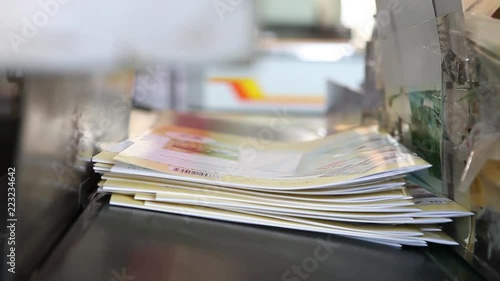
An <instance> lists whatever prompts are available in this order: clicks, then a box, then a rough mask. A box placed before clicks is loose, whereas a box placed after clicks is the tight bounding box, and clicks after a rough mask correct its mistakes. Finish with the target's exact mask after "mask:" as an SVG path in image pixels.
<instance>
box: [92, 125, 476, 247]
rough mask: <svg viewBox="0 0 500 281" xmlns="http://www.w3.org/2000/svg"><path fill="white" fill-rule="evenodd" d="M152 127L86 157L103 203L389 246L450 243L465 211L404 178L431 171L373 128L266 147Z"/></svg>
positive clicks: (267, 139) (268, 135) (266, 134)
mask: <svg viewBox="0 0 500 281" xmlns="http://www.w3.org/2000/svg"><path fill="white" fill-rule="evenodd" d="M272 133H273V132H272V130H269V131H264V130H263V131H261V132H260V133H259V136H257V137H255V138H246V137H240V136H235V135H227V134H218V133H214V132H209V131H204V130H198V129H192V128H184V127H175V126H160V127H157V128H155V129H153V130H151V131H149V132H147V133H145V134H143V135H141V136H139V137H136V138H133V139H129V140H126V141H124V142H121V143H118V144H115V145H113V146H111V147H109V148H108V149H107V150H105V151H103V152H101V153H99V154H98V155H96V156H94V157H93V161H94V170H95V171H96V172H97V173H101V174H102V180H101V181H100V183H99V191H101V192H109V193H112V197H111V200H110V204H111V205H116V206H123V207H130V208H139V209H146V210H152V211H159V212H167V213H174V214H179V215H185V216H196V217H203V218H208V219H215V220H224V221H231V222H237V223H246V224H255V225H263V226H271V227H280V228H288V229H296V230H304V231H314V232H323V233H331V234H337V235H342V236H347V237H351V238H356V239H361V240H366V241H371V242H375V243H380V244H385V245H391V246H398V247H400V246H402V245H411V246H426V245H427V243H429V242H432V243H439V244H448V245H455V244H456V242H455V241H453V240H452V239H451V238H450V237H449V236H447V235H446V234H445V233H444V232H442V231H441V226H440V225H441V224H442V223H448V222H451V221H452V218H453V217H462V216H470V215H471V214H472V213H470V212H469V211H467V210H466V209H464V208H463V207H461V206H460V205H458V204H457V203H455V202H453V201H451V200H449V199H448V198H446V197H443V196H437V195H435V194H433V193H431V192H429V191H428V190H426V189H424V188H422V187H421V185H418V184H416V183H415V182H410V181H408V179H407V178H406V176H407V175H408V174H409V173H412V172H415V171H418V170H422V169H426V168H429V167H430V165H429V164H428V163H427V162H425V161H424V160H422V159H421V158H419V157H418V156H416V155H415V154H414V153H412V152H411V151H409V150H408V149H406V148H405V147H403V146H402V145H400V144H399V143H398V142H397V141H396V140H394V139H393V138H392V137H390V136H389V135H385V134H381V133H379V132H378V131H377V130H376V128H372V127H369V128H358V129H354V130H349V131H345V132H341V133H337V134H334V135H331V136H328V137H325V138H323V139H320V140H316V141H309V142H297V143H293V142H277V141H273V134H272Z"/></svg>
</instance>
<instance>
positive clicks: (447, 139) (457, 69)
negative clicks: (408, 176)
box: [375, 0, 500, 278]
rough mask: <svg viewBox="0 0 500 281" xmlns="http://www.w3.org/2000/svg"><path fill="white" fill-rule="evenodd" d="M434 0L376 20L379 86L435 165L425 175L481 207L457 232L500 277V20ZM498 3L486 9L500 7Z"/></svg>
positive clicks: (408, 141)
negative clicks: (431, 12)
mask: <svg viewBox="0 0 500 281" xmlns="http://www.w3.org/2000/svg"><path fill="white" fill-rule="evenodd" d="M379 2H380V3H379ZM383 2H388V1H384V0H379V1H378V3H377V4H381V5H378V14H377V17H379V16H381V15H383V13H384V12H385V11H387V10H386V8H387V9H389V8H390V5H386V6H384V5H383V4H384V3H383ZM389 2H390V1H389ZM402 2H404V1H402ZM435 2H439V1H437V0H436V1H434V2H433V1H428V2H426V1H421V2H419V3H420V4H419V5H420V6H419V7H413V6H412V7H413V8H414V9H413V8H412V9H410V8H411V7H410V6H409V5H403V7H402V9H400V11H390V12H391V15H392V17H390V19H391V20H390V21H389V23H387V24H385V25H384V24H383V22H382V21H380V20H378V21H377V22H378V23H379V25H378V30H377V34H378V37H377V38H376V40H377V41H376V43H375V46H377V49H376V50H375V54H376V55H377V56H379V57H378V58H376V59H375V61H376V62H377V75H376V77H378V78H379V80H378V81H377V83H376V84H377V85H378V86H379V87H381V88H383V91H384V94H385V112H384V115H383V116H382V117H383V118H382V119H381V123H382V124H381V125H382V127H383V128H385V129H386V130H387V131H389V132H391V133H392V134H393V135H395V136H396V137H397V138H399V140H400V141H401V142H403V143H404V144H405V145H406V146H408V147H410V148H411V149H412V150H413V151H415V152H417V154H419V156H421V157H422V158H424V159H426V160H427V161H428V162H430V163H431V164H433V168H432V169H430V170H429V172H426V173H421V174H419V175H418V176H419V178H420V179H421V180H423V181H424V182H426V183H427V184H429V185H430V186H431V187H432V188H433V189H435V190H436V191H438V192H442V193H444V194H446V195H447V196H449V197H450V198H452V199H454V200H455V201H457V202H458V203H460V204H462V205H463V206H465V207H467V208H469V209H471V210H472V211H474V212H475V213H476V216H475V218H474V219H473V220H472V221H468V220H457V221H456V223H455V224H454V225H453V228H452V229H448V232H449V233H450V234H452V235H453V236H454V238H455V239H457V241H459V242H460V243H461V245H462V246H463V249H464V250H465V252H466V253H468V254H466V256H467V257H469V258H471V260H474V261H479V263H478V264H482V267H481V269H482V268H486V271H488V273H486V275H488V276H496V278H498V276H500V272H498V268H497V266H495V265H498V264H500V110H499V109H500V75H499V73H500V21H499V20H495V19H493V18H491V17H487V16H482V15H477V14H472V13H468V12H465V13H463V12H453V13H450V12H449V11H448V12H446V7H445V5H440V4H439V3H435ZM490 2H492V1H490ZM441 4H442V3H441ZM448 4H449V3H448ZM429 5H434V8H435V9H438V8H440V9H439V11H437V10H436V11H435V14H437V15H439V16H438V17H435V16H434V17H432V18H430V17H429V12H428V10H429V8H432V7H431V6H429ZM490 6H492V5H489V6H488V7H487V8H488V9H486V10H488V11H493V12H494V10H495V9H492V8H491V7H490ZM493 6H494V5H493ZM481 7H482V6H481ZM454 8H456V7H454ZM465 8H466V7H465ZM469 8H470V9H471V10H478V9H479V8H478V6H473V5H472V6H470V7H469ZM483 8H484V7H483ZM483 8H481V9H479V11H481V12H484V11H486V10H485V8H484V9H483ZM389 10H390V9H389ZM395 12H397V13H396V14H395ZM410 14H411V15H410ZM407 16H408V17H407ZM410 21H411V22H410ZM473 263H474V262H473Z"/></svg>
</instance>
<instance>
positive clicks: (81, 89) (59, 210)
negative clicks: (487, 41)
mask: <svg viewBox="0 0 500 281" xmlns="http://www.w3.org/2000/svg"><path fill="white" fill-rule="evenodd" d="M5 2H6V1H4V3H2V5H3V8H2V10H0V23H1V26H2V27H1V28H0V67H1V68H2V71H3V74H2V76H0V91H2V93H1V99H2V102H1V104H0V105H1V112H0V114H1V120H2V121H1V124H2V126H1V128H0V130H2V133H1V134H0V143H1V144H2V145H1V148H0V149H1V150H2V161H1V163H0V164H1V167H0V168H1V169H2V170H1V171H4V172H1V174H2V175H3V174H4V173H7V170H8V168H9V167H15V170H16V218H17V222H16V231H15V234H16V237H15V239H16V245H15V271H16V273H15V274H12V273H10V272H8V271H7V267H8V264H7V262H9V260H8V258H6V256H7V255H8V254H9V252H10V246H9V245H8V244H7V240H8V235H9V234H6V235H3V236H2V237H0V239H1V241H2V243H3V250H4V251H3V252H2V256H1V258H0V259H2V262H1V266H0V269H1V273H0V276H1V280H16V281H17V280H31V281H39V280H40V281H45V280H48V281H59V280H61V281H69V280H71V281H77V280H105V281H108V280H113V281H123V280H141V281H142V280H144V281H146V280H158V281H160V280H178V281H181V280H189V281H195V280H219V281H223V280H232V281H233V280H294V281H297V280H384V281H386V280H436V281H445V280H449V281H452V280H484V279H485V278H486V279H488V280H500V272H499V267H500V260H499V258H500V254H499V251H500V250H499V249H500V242H499V239H498V235H499V234H498V233H499V232H498V231H497V232H495V231H494V229H495V227H496V229H497V230H498V223H499V216H498V214H499V213H498V212H497V211H498V209H497V210H496V211H495V208H494V207H495V206H482V208H480V209H477V207H478V206H468V207H470V208H471V209H473V208H474V207H476V209H474V211H477V212H478V214H480V215H476V217H475V218H474V219H472V220H469V221H457V222H456V223H455V224H454V227H453V229H450V230H449V232H450V233H455V234H456V235H455V236H454V237H455V238H456V239H459V238H461V239H462V240H460V241H459V242H461V246H457V247H456V248H450V247H441V246H436V245H432V246H429V247H427V248H418V249H413V248H403V249H393V248H390V247H386V246H380V245H374V244H371V243H368V242H363V241H357V240H352V239H348V238H343V237H338V236H334V235H324V234H314V233H305V232H300V231H289V230H283V229H275V228H270V227H255V226H248V225H242V224H234V223H226V222H219V221H213V220H206V219H198V218H193V217H185V216H177V215H170V214H161V213H155V212H147V211H142V210H135V209H126V208H120V207H114V206H109V205H108V203H107V200H109V198H108V197H107V196H105V195H102V194H99V193H96V188H97V182H98V180H99V177H98V176H97V175H95V174H94V173H93V171H92V168H91V157H92V156H93V155H95V154H96V153H97V152H99V151H100V150H102V149H103V148H105V147H106V146H108V145H110V144H112V143H114V142H117V141H120V140H123V139H125V138H127V137H128V136H130V135H133V134H135V133H137V132H141V131H143V130H146V129H148V128H150V127H151V126H153V125H154V124H156V123H160V122H171V123H173V124H179V125H183V126H191V127H197V128H204V129H210V130H215V131H219V132H232V133H238V134H241V135H248V136H252V135H255V134H256V133H257V132H258V131H259V129H260V128H262V126H265V123H266V120H268V119H269V118H272V117H273V114H275V113H272V112H270V113H269V112H268V113H265V112H264V113H262V112H261V113H259V114H257V115H242V114H237V113H228V112H225V113H220V112H199V111H197V109H199V107H198V106H197V105H199V100H197V97H199V96H200V93H199V91H200V89H201V87H200V86H199V85H201V84H202V83H203V81H202V76H200V75H199V74H200V71H201V69H202V67H201V66H210V65H213V64H214V63H229V62H231V63H234V62H238V63H245V62H248V61H251V59H252V57H253V55H254V53H255V49H254V46H255V45H256V43H255V41H256V35H255V34H256V31H255V16H254V12H255V7H254V3H253V2H252V1H235V0H218V1H204V0H190V1H173V0H164V1H156V0H143V1H136V2H133V1H118V0H108V1H98V0H87V1H69V0H47V1H40V2H34V1H29V0H17V1H9V2H7V3H5ZM465 2H467V1H464V3H462V1H451V0H449V1H439V0H434V1H432V0H426V1H418V2H417V1H411V0H400V1H397V0H396V1H384V0H380V1H379V0H377V10H378V11H377V16H376V19H377V20H378V23H381V22H383V21H381V19H383V18H384V17H388V18H389V19H388V21H387V23H385V24H379V25H380V26H378V27H377V29H376V32H375V35H374V37H373V40H372V42H370V44H369V46H371V47H370V48H369V50H370V51H371V52H369V53H367V75H366V78H367V79H366V81H365V84H364V85H363V90H362V92H361V93H360V92H357V91H353V90H352V89H346V88H344V87H342V86H338V85H336V84H335V83H332V82H331V81H329V82H328V109H329V112H328V113H327V114H325V115H321V116H315V117H307V116H300V117H290V118H291V120H294V122H292V123H293V124H291V125H290V126H291V128H290V129H289V130H286V131H284V132H281V133H280V134H279V135H277V136H276V138H277V139H278V140H311V139H316V138H320V137H323V136H324V135H325V134H328V133H331V132H334V131H336V130H339V129H340V128H347V127H352V126H355V125H361V124H362V123H367V122H371V121H368V119H367V118H366V117H367V116H369V117H371V118H372V119H373V117H375V118H376V119H377V121H378V122H380V124H381V128H382V129H385V130H387V131H389V132H391V133H393V134H394V135H395V136H397V137H399V138H400V140H401V141H402V142H403V143H405V144H406V145H408V146H410V147H411V148H412V149H414V150H415V151H417V152H419V153H421V156H423V157H424V158H425V159H426V160H428V161H430V162H432V164H434V166H435V167H438V168H437V169H441V170H439V171H437V172H436V173H435V174H430V175H422V177H423V178H424V179H426V180H427V182H428V183H430V184H431V185H432V186H433V187H434V188H435V189H436V190H437V191H440V192H443V193H445V194H447V195H448V196H450V197H452V198H453V199H455V200H457V201H458V202H459V203H461V204H464V205H467V204H466V203H467V202H469V201H470V202H472V199H470V198H468V197H466V198H461V197H459V196H458V195H457V194H458V193H456V191H457V190H458V186H459V185H460V183H461V181H460V175H462V174H464V173H463V170H466V167H465V166H466V165H467V163H468V162H467V161H465V163H464V161H463V160H460V161H459V160H457V159H459V157H458V156H457V155H456V154H454V153H455V151H454V150H453V147H456V146H457V144H458V143H459V142H461V141H463V140H464V139H466V138H467V135H466V134H467V133H470V130H469V131H467V129H468V128H465V129H464V128H461V127H460V128H457V127H453V126H452V127H451V128H454V130H456V131H451V133H450V131H449V130H446V132H447V134H444V133H442V131H440V133H439V134H438V135H432V137H433V138H429V139H431V140H436V142H437V143H438V146H439V148H440V149H439V150H437V149H436V150H435V151H431V152H429V151H426V150H423V149H425V148H426V147H427V146H425V145H426V144H427V143H424V144H422V143H418V142H416V141H415V140H416V139H418V138H415V137H416V136H420V137H422V136H421V135H418V133H422V134H424V136H425V135H426V134H427V135H430V134H431V130H429V129H425V128H422V127H419V126H421V124H419V123H418V122H416V121H415V120H414V119H412V116H417V114H416V113H415V112H413V111H411V110H412V109H413V108H411V109H409V108H407V107H404V104H405V99H406V102H408V100H410V104H412V102H415V99H417V100H418V97H419V94H418V93H419V92H422V93H427V92H426V91H433V90H439V91H441V90H442V89H445V91H444V92H445V93H448V95H447V97H452V95H451V94H450V93H452V92H453V91H460V90H461V89H464V88H466V87H469V88H467V89H470V88H471V87H473V86H474V85H480V84H481V83H483V82H484V81H483V80H481V79H479V78H481V77H479V76H472V77H471V76H467V75H465V74H464V75H465V76H463V79H458V78H457V77H455V76H453V75H449V74H450V72H446V73H445V70H443V69H444V66H450V67H451V66H457V67H462V68H463V69H462V68H460V70H459V73H462V72H463V73H472V72H467V71H466V69H478V67H477V65H471V64H470V63H471V61H470V60H469V59H468V58H470V57H472V56H467V57H465V58H464V62H463V63H462V64H460V61H459V60H454V62H457V63H456V64H452V63H449V64H446V63H444V64H443V63H442V60H441V59H440V58H441V56H443V54H442V52H444V50H445V49H443V48H442V47H443V42H445V41H444V39H443V37H446V38H447V40H449V41H451V43H450V42H448V43H449V45H448V44H447V45H446V46H451V47H450V50H451V51H450V52H449V53H446V54H455V55H460V53H458V54H457V52H454V51H456V48H458V47H456V46H457V44H458V45H460V44H465V43H463V42H462V41H459V39H460V38H458V39H457V38H451V39H450V36H451V35H453V34H456V33H454V32H453V31H456V30H458V29H457V28H452V29H450V30H451V31H452V32H448V33H447V31H446V29H443V26H450V25H452V26H453V24H457V25H459V24H460V23H463V21H460V20H463V17H464V15H465V16H467V14H466V13H464V11H466V10H467V9H469V11H470V10H473V9H476V10H477V9H479V10H480V11H481V12H482V13H484V14H487V13H489V15H492V14H494V12H495V11H496V9H498V7H500V4H498V2H495V1H479V2H480V3H479V2H476V3H474V4H470V3H469V4H467V3H465ZM469 2H470V1H469ZM487 2H488V3H490V4H491V3H493V4H492V5H489V6H488V5H486V4H488V3H487ZM478 3H479V4H478ZM485 3H486V4H485ZM455 4H456V5H455ZM485 5H486V6H487V7H486V6H485ZM495 5H496V6H495ZM492 7H493V8H492ZM489 24H490V23H489V22H487V23H484V26H479V27H477V26H476V27H475V28H476V29H474V30H473V32H472V33H471V34H472V35H474V34H475V35H478V36H486V35H487V34H486V35H485V34H484V33H482V31H483V29H484V28H488V27H489ZM496 26H498V25H496ZM420 28H421V29H422V30H420ZM423 29H425V30H423ZM493 32H495V30H493ZM496 32H498V31H496ZM450 34H451V35H450ZM463 34H467V35H469V33H467V32H465V31H464V33H463ZM496 34H498V33H496ZM462 39H463V38H462ZM467 42H468V41H467ZM433 43H435V44H437V46H438V48H437V49H430V48H431V47H433V46H434V47H435V46H436V45H435V44H433ZM460 46H462V45H460ZM471 46H472V47H471V48H472V49H474V47H475V45H471ZM485 48H489V46H487V47H485ZM479 49H481V50H482V51H483V52H482V53H481V54H483V55H484V56H490V57H495V55H492V52H491V51H484V50H483V49H482V48H479ZM429 50H431V51H429ZM496 50H499V49H496ZM467 51H471V49H467ZM496 55H498V53H496ZM462 58H463V57H462ZM446 59H450V57H449V56H448V57H446ZM445 61H446V60H445ZM489 61H491V64H487V63H485V64H482V65H483V66H484V65H486V66H487V67H491V68H492V69H493V70H492V71H493V73H495V72H494V71H495V69H496V70H498V69H499V68H497V67H498V66H499V64H498V57H496V58H493V59H491V60H489ZM165 67H168V69H170V70H171V71H165V69H167V68H165ZM400 70H404V71H400ZM137 71H140V72H143V73H144V72H149V73H153V74H152V75H151V77H150V78H151V79H155V77H156V78H158V77H160V78H165V77H168V81H170V83H171V84H172V85H171V87H170V88H169V91H170V92H169V93H170V95H171V96H172V97H175V99H176V100H175V102H173V103H172V106H171V109H172V110H170V111H168V112H145V111H141V110H137V109H133V108H132V93H133V90H134V82H135V77H136V72H137ZM460 71H462V72H460ZM481 73H482V74H484V72H481ZM481 73H479V74H481ZM496 73H498V72H496ZM446 74H448V75H446ZM181 78H182V79H181ZM483 78H484V79H486V81H487V82H488V81H489V82H488V83H487V84H488V85H491V86H489V87H487V89H489V90H490V92H491V94H492V95H493V98H492V99H491V100H489V102H488V103H487V104H483V105H482V107H480V108H481V110H487V111H488V112H493V113H494V112H495V106H498V105H499V103H498V98H497V97H498V96H499V91H498V78H495V76H494V75H492V76H491V77H490V76H488V77H483ZM380 81H382V82H380ZM429 81H430V82H429ZM428 82H429V83H428ZM326 83H327V81H325V85H326ZM150 84H151V85H155V83H154V81H153V82H151V83H150ZM179 84H182V85H183V87H179ZM483 84H484V83H483ZM471 85H472V86H471ZM481 85H482V84H481ZM410 92H411V93H412V94H409V93H410ZM440 94H443V92H442V91H441V92H440ZM363 95H365V96H367V95H369V96H367V97H366V98H365V96H363ZM443 95H444V94H443ZM495 95H496V96H495ZM445 96H446V95H445ZM374 97H377V98H374ZM453 98H454V99H455V100H454V104H456V103H459V102H460V101H461V100H460V99H459V98H457V97H455V96H453ZM366 100H370V102H369V103H368V104H366V103H363V101H366ZM393 101H394V102H395V103H393ZM445 101H449V99H444V98H443V99H439V101H438V105H437V106H438V107H441V106H443V110H451V111H450V112H452V113H450V114H447V113H443V116H445V117H446V118H452V117H450V116H453V112H454V111H453V108H456V107H450V108H448V107H446V106H447V105H448V106H449V103H445ZM346 103H349V104H350V106H349V107H348V108H347V109H346V108H345V107H342V104H346ZM356 104H358V105H359V106H358V107H360V108H357V110H356V109H355V108H353V106H354V105H356ZM374 104H375V106H374ZM394 104H398V105H401V107H397V106H393V105H394ZM193 105H195V106H193ZM488 105H489V106H490V107H487V106H488ZM496 108H498V107H496ZM444 112H447V111H444ZM467 112H468V113H470V112H472V111H471V110H469V109H468V111H467ZM368 113H369V114H368ZM350 115H356V116H350ZM346 116H347V117H346ZM360 116H361V117H360ZM351 117H352V118H351ZM445 117H443V118H445ZM252 118H255V122H249V120H252ZM488 118H490V119H491V120H495V121H496V122H498V120H500V118H498V119H495V118H496V117H492V116H489V117H488ZM372 119H371V120H372ZM438 119H439V118H438ZM490 119H489V120H490ZM263 120H264V121H263ZM241 123H245V124H247V125H246V126H245V128H242V126H241ZM486 123H487V122H486ZM497 124H498V123H497ZM470 125H471V126H469V125H467V126H469V127H472V124H470ZM496 128H497V131H496V132H498V127H496ZM458 130H461V131H460V132H458ZM462 130H464V132H462ZM454 133H456V134H454ZM412 134H413V135H412ZM457 134H459V135H460V137H461V138H460V139H458V140H457V139H456V138H453V137H452V136H456V135H457ZM408 136H413V138H408ZM497 147H498V146H497ZM493 149H495V147H494V146H493ZM436 153H437V154H436ZM460 159H461V158H460ZM466 160H467V159H466ZM458 162H460V163H459V164H460V165H461V166H460V167H461V168H457V167H456V165H457V163H458ZM451 170H453V173H452V175H451V176H450V175H449V172H450V171H451ZM458 170H461V171H462V172H460V171H458ZM443 171H444V172H445V175H446V176H444V177H443V176H441V175H442V173H441V172H443ZM8 178H9V176H8V175H5V176H3V177H2V178H1V180H2V185H5V186H7V181H8ZM496 187H497V188H498V186H496ZM1 190H2V191H1V192H2V195H1V198H6V197H7V195H6V194H7V188H2V189H1ZM452 191H453V192H452ZM492 196H497V195H492ZM495 198H496V199H498V198H499V197H495ZM496 202H498V201H496ZM2 204H6V200H5V202H4V200H2ZM471 205H473V204H471ZM6 209H7V207H6V206H4V205H2V211H1V213H2V215H3V216H5V218H4V217H2V218H1V219H2V223H3V222H5V221H7V214H6V213H5V211H4V210H6ZM481 210H482V211H483V213H481ZM485 210H487V212H486V213H485V212H484V211H485ZM485 216H488V218H487V219H485ZM488 229H489V230H488ZM476 231H477V233H478V235H481V236H480V237H479V236H478V237H477V238H476ZM1 233H4V229H2V230H0V234H1ZM464 233H465V234H464ZM463 237H467V239H468V240H467V241H465V239H463ZM464 241H465V242H464ZM475 242H477V245H476V247H474V243H475ZM318 247H322V249H323V250H324V251H325V253H328V258H327V259H326V260H324V261H322V262H320V263H319V264H318V266H317V268H316V269H315V270H314V271H311V272H299V271H297V270H296V265H301V264H302V263H303V262H304V260H305V259H306V258H307V257H310V256H312V255H314V253H315V249H317V248H318Z"/></svg>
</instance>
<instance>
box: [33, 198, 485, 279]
mask: <svg viewBox="0 0 500 281" xmlns="http://www.w3.org/2000/svg"><path fill="white" fill-rule="evenodd" d="M102 201H103V199H101V202H97V203H96V204H93V205H92V206H93V207H90V208H87V210H86V211H85V212H84V213H83V215H82V216H81V217H80V218H79V219H78V221H77V222H76V224H75V225H74V226H73V228H72V229H71V230H70V231H69V233H68V234H67V235H66V237H65V238H64V239H63V240H62V241H61V243H60V244H59V245H58V247H57V248H56V249H55V250H54V251H53V252H52V253H51V255H50V256H49V257H48V259H46V262H45V264H44V266H42V268H41V270H40V272H38V274H36V278H35V280H50V281H68V280H71V281H80V280H82V281H83V280H85V281H87V280H93V281H94V280H95V281H97V280H103V281H110V280H113V281H132V280H135V281H149V280H154V281H163V280H175V281H198V280H214V281H226V280H227V281H237V280H252V281H254V280H259V281H267V280H269V281H271V280H272V281H277V280H284V281H286V280H289V281H300V280H362V281H365V280H383V281H390V280H395V281H401V280H405V281H409V280H426V281H432V280H436V281H446V280H449V281H455V280H482V279H481V278H480V277H479V276H478V275H477V273H475V272H474V271H473V269H472V268H471V267H470V266H469V265H468V264H467V263H466V262H465V261H463V260H462V259H460V258H459V257H458V256H457V255H456V254H455V253H454V252H453V251H452V250H451V249H450V248H446V247H440V246H431V247H429V248H404V249H395V248H391V247H386V246H380V245H376V244H372V243H368V242H363V241H357V240H352V239H347V238H343V237H338V236H334V235H321V234H317V233H307V232H297V231H286V230H282V229H274V228H269V227H255V226H248V225H243V224H234V223H226V222H219V221H212V220H205V219H197V218H192V217H183V216H177V215H170V214H163V213H156V212H148V211H143V210H136V209H128V208H121V207H114V206H109V205H108V204H107V203H106V202H102ZM299 266H300V268H298V267H299Z"/></svg>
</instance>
